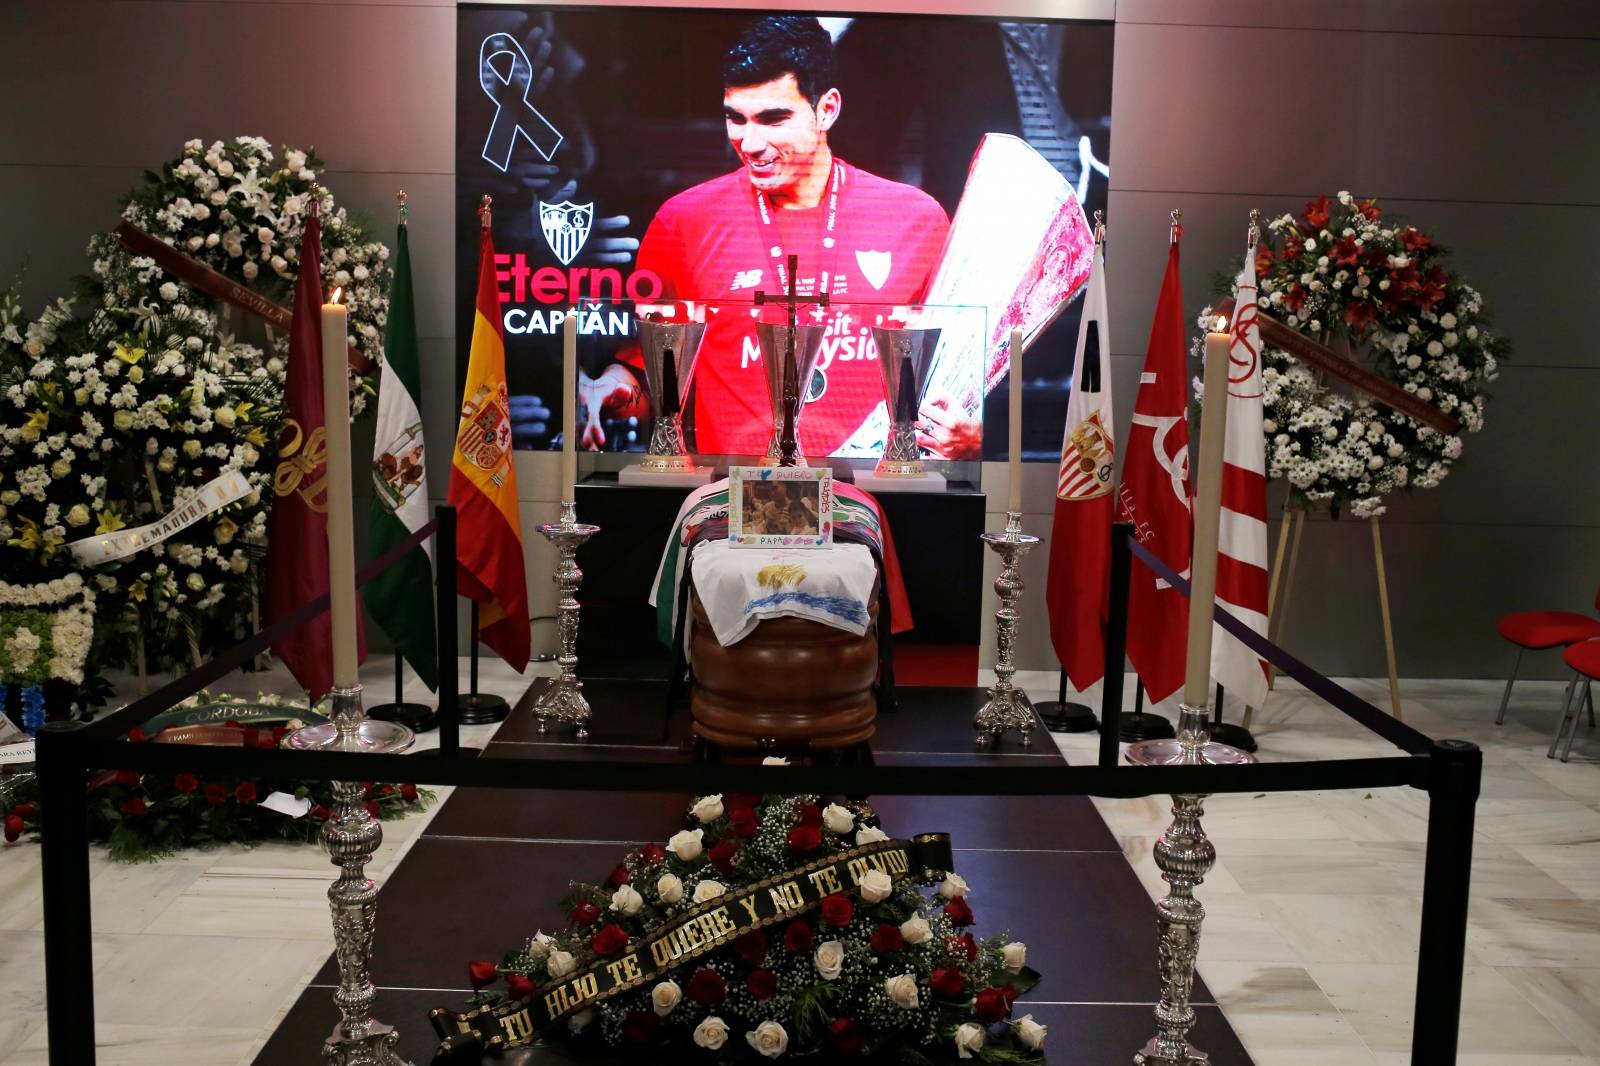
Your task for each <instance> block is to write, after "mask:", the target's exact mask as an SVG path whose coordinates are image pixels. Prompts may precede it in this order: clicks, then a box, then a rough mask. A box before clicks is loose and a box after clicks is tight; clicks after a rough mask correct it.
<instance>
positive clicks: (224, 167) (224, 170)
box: [215, 159, 233, 178]
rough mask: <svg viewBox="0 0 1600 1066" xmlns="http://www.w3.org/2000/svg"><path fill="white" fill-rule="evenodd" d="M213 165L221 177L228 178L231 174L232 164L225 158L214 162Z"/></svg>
mask: <svg viewBox="0 0 1600 1066" xmlns="http://www.w3.org/2000/svg"><path fill="white" fill-rule="evenodd" d="M215 166H216V168H217V173H218V174H221V175H222V176H223V177H225V178H228V177H232V176H233V164H232V163H230V162H228V161H227V160H226V159H223V160H221V161H219V162H218V163H216V164H215Z"/></svg>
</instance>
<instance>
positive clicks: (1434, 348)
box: [1428, 341, 1444, 359]
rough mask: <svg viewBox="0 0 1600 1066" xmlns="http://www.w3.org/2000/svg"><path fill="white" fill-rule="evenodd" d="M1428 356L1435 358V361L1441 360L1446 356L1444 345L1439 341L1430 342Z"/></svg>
mask: <svg viewBox="0 0 1600 1066" xmlns="http://www.w3.org/2000/svg"><path fill="white" fill-rule="evenodd" d="M1428 354H1429V355H1431V356H1433V357H1434V358H1435V359H1437V358H1439V357H1440V356H1441V355H1443V354H1444V345H1442V344H1440V343H1439V342H1438V341H1429V342H1428Z"/></svg>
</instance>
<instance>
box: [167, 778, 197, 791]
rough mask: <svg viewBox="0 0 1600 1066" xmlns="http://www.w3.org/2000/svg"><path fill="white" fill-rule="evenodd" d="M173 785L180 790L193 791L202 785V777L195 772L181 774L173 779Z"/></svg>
mask: <svg viewBox="0 0 1600 1066" xmlns="http://www.w3.org/2000/svg"><path fill="white" fill-rule="evenodd" d="M172 787H173V788H175V789H177V790H178V791H179V792H193V791H194V790H195V789H197V788H199V787H200V779H199V778H198V777H196V776H194V775H193V774H179V775H178V776H177V777H174V778H173V779H172Z"/></svg>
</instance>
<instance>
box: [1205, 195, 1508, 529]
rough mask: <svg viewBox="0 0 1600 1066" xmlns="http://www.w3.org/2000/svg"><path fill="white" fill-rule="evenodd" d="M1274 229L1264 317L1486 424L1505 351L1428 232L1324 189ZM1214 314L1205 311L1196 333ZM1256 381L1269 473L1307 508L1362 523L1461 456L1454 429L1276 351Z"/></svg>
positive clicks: (1435, 478) (1263, 250)
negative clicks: (1338, 346)
mask: <svg viewBox="0 0 1600 1066" xmlns="http://www.w3.org/2000/svg"><path fill="white" fill-rule="evenodd" d="M1267 229H1268V231H1269V233H1270V235H1271V236H1270V237H1267V236H1266V235H1264V239H1263V240H1262V242H1261V244H1260V245H1259V247H1258V248H1257V252H1256V278H1257V286H1258V289H1259V294H1258V298H1257V303H1258V305H1259V306H1260V307H1261V308H1262V310H1263V311H1265V312H1266V313H1267V314H1270V315H1272V316H1273V317H1274V318H1276V319H1278V320H1279V321H1280V322H1282V323H1283V324H1284V325H1286V326H1288V327H1290V328H1291V329H1294V330H1297V331H1299V332H1301V333H1303V334H1305V335H1307V336H1309V337H1314V338H1316V339H1317V340H1319V341H1321V342H1322V343H1324V344H1329V345H1331V344H1333V343H1334V341H1333V338H1340V339H1341V340H1342V341H1343V344H1344V346H1345V348H1346V349H1347V350H1349V351H1355V350H1357V349H1360V348H1365V349H1367V351H1368V353H1369V357H1370V363H1371V366H1372V369H1373V370H1375V371H1376V372H1377V373H1379V374H1380V375H1382V376H1383V377H1385V378H1387V379H1389V380H1390V381H1391V382H1393V383H1394V384H1396V385H1398V386H1399V387H1401V388H1403V389H1405V391H1406V392H1408V393H1412V394H1414V395H1415V396H1416V397H1417V398H1418V399H1419V400H1423V401H1425V402H1427V403H1431V404H1433V405H1434V406H1436V407H1438V408H1439V409H1440V410H1441V411H1443V412H1445V413H1446V414H1448V415H1450V416H1452V417H1454V418H1455V419H1457V420H1458V421H1459V422H1460V424H1461V427H1462V429H1463V430H1464V431H1465V432H1468V433H1476V432H1477V431H1478V430H1480V429H1482V428H1483V411H1484V405H1485V401H1486V400H1487V398H1488V394H1487V393H1486V391H1485V389H1484V386H1485V384H1486V383H1488V382H1490V381H1493V380H1494V379H1495V377H1496V375H1497V373H1498V367H1499V363H1500V360H1502V359H1503V358H1505V356H1506V353H1507V351H1508V349H1509V345H1508V344H1507V343H1506V341H1505V340H1504V338H1502V337H1500V336H1498V335H1496V334H1494V333H1493V332H1492V331H1491V330H1490V329H1489V318H1488V315H1487V314H1486V313H1485V312H1484V310H1483V298H1482V296H1480V295H1479V293H1478V291H1477V290H1476V289H1474V288H1472V287H1471V286H1470V285H1467V284H1466V283H1465V282H1463V281H1462V280H1461V279H1460V278H1459V277H1458V276H1456V275H1455V274H1454V273H1452V272H1450V271H1449V270H1448V269H1447V267H1446V265H1445V259H1446V254H1445V251H1444V249H1442V248H1440V247H1439V246H1438V245H1437V244H1435V243H1434V241H1433V238H1432V237H1431V236H1429V235H1428V234H1426V233H1424V232H1422V231H1421V230H1419V229H1416V228H1415V227H1413V226H1409V225H1406V224H1404V223H1401V222H1398V221H1396V220H1394V219H1387V220H1386V219H1385V218H1384V216H1383V212H1382V211H1381V210H1380V209H1379V207H1378V204H1377V202H1376V201H1375V200H1362V201H1357V200H1355V199H1354V198H1353V197H1352V196H1351V195H1350V194H1349V193H1348V192H1341V193H1339V195H1338V197H1337V199H1336V200H1335V201H1330V200H1329V199H1328V197H1326V196H1320V197H1318V198H1317V199H1316V200H1313V201H1311V202H1310V203H1308V204H1306V207H1305V210H1304V211H1302V212H1301V213H1300V214H1299V215H1298V216H1296V215H1292V214H1285V215H1283V216H1281V217H1278V218H1275V219H1273V220H1272V221H1271V222H1270V223H1268V226H1267ZM1274 238H1275V240H1274ZM1229 284H1230V285H1231V279H1230V281H1229ZM1212 321H1213V315H1212V312H1211V308H1209V307H1208V308H1206V309H1205V310H1204V311H1203V312H1202V313H1201V316H1200V324H1201V329H1202V330H1204V329H1205V328H1207V326H1208V325H1209V323H1210V322H1212ZM1198 343H1199V342H1198V341H1197V345H1198ZM1262 382H1263V385H1264V387H1265V395H1264V402H1265V418H1264V422H1263V429H1264V430H1265V432H1266V437H1267V467H1268V474H1269V476H1271V477H1274V478H1286V479H1287V480H1288V482H1289V486H1290V489H1289V491H1290V497H1291V500H1292V501H1293V502H1294V503H1295V505H1297V506H1299V507H1302V508H1305V509H1307V510H1310V509H1312V508H1314V507H1316V506H1318V505H1320V504H1323V503H1326V504H1327V505H1328V506H1329V507H1330V508H1331V509H1332V510H1334V511H1335V512H1337V511H1339V510H1341V509H1345V510H1348V511H1349V513H1350V514H1352V515H1354V516H1355V517H1357V518H1366V517H1370V516H1373V515H1380V514H1383V513H1384V511H1385V509H1386V508H1385V505H1384V502H1383V500H1384V497H1385V496H1387V495H1388V494H1389V493H1391V492H1393V491H1395V490H1396V489H1402V488H1408V487H1415V488H1433V487H1434V486H1435V485H1437V484H1439V482H1440V481H1442V480H1443V479H1444V477H1445V475H1446V474H1448V473H1449V472H1450V467H1451V466H1452V464H1454V463H1455V461H1456V460H1457V459H1458V458H1460V456H1461V447H1462V439H1461V436H1460V435H1459V434H1447V433H1441V432H1439V431H1438V430H1435V429H1433V428H1431V427H1429V426H1426V425H1423V424H1422V423H1421V422H1419V421H1417V420H1416V419H1414V418H1412V417H1410V416H1408V415H1405V414H1402V413H1400V412H1398V411H1394V410H1392V409H1390V408H1388V407H1387V406H1385V405H1383V404H1381V403H1379V402H1376V401H1373V400H1372V399H1370V398H1368V397H1365V396H1361V395H1357V396H1347V395H1344V394H1341V393H1338V392H1335V391H1333V390H1332V389H1330V388H1329V387H1328V386H1327V385H1326V384H1325V383H1324V382H1323V381H1322V379H1321V378H1320V376H1319V375H1318V374H1317V373H1316V372H1315V371H1314V370H1312V369H1311V368H1309V367H1307V366H1305V365H1303V364H1301V363H1300V362H1298V361H1297V360H1295V359H1294V358H1293V357H1292V356H1290V355H1289V354H1288V353H1287V352H1285V351H1283V350H1282V349H1279V348H1273V347H1267V348H1266V349H1265V351H1264V353H1263V367H1262Z"/></svg>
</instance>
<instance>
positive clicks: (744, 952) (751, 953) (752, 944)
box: [733, 929, 767, 966]
mask: <svg viewBox="0 0 1600 1066" xmlns="http://www.w3.org/2000/svg"><path fill="white" fill-rule="evenodd" d="M733 950H734V951H735V952H736V953H737V954H738V956H739V957H740V958H741V959H743V960H744V964H745V965H746V966H760V965H761V963H762V960H764V959H765V958H766V957H767V934H765V933H763V932H762V931H761V930H759V929H752V930H750V931H749V932H748V933H745V934H744V935H743V936H741V937H739V938H738V939H737V940H735V941H734V942H733Z"/></svg>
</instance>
